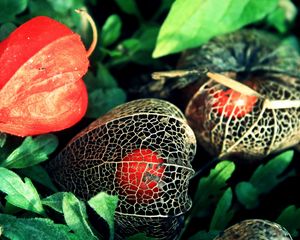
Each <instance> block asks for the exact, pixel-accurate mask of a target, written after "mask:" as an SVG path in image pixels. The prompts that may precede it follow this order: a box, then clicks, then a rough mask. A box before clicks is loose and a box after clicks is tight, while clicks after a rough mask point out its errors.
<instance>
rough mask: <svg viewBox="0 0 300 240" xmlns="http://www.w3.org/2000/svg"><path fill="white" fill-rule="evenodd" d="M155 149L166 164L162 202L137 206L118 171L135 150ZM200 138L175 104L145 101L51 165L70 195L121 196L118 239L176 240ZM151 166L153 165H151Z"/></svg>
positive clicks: (118, 111) (117, 113)
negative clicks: (152, 239) (141, 235)
mask: <svg viewBox="0 0 300 240" xmlns="http://www.w3.org/2000/svg"><path fill="white" fill-rule="evenodd" d="M145 148H147V149H151V150H152V151H155V152H156V153H157V154H158V155H159V157H160V158H162V159H164V162H163V164H162V165H163V166H164V167H165V171H164V174H163V176H162V177H160V178H159V179H158V180H157V185H158V186H159V193H158V195H159V197H158V198H155V199H153V200H152V201H149V202H148V203H145V202H139V201H135V202H133V201H132V198H131V199H129V197H128V196H127V195H126V194H125V193H124V191H122V189H121V188H122V186H120V185H118V180H117V179H116V177H117V174H116V171H117V166H118V165H119V164H122V159H123V157H124V156H126V155H127V154H129V153H131V152H132V151H133V150H135V149H145ZM195 151H196V138H195V135H194V133H193V131H192V129H191V128H190V127H189V126H188V125H187V123H186V120H185V118H184V115H183V114H182V113H181V112H180V110H179V109H178V108H177V107H175V106H174V105H172V104H171V103H169V102H167V101H163V100H158V99H141V100H135V101H132V102H129V103H126V104H123V105H121V106H119V107H117V108H115V109H114V110H112V111H111V112H109V113H107V114H106V115H104V116H103V117H101V118H99V119H98V120H96V121H95V122H93V123H92V124H91V125H90V126H89V127H88V128H86V129H85V130H83V131H82V132H81V133H79V134H78V135H77V136H76V137H75V138H73V139H72V140H71V142H70V143H69V144H68V145H67V146H66V148H65V149H63V150H62V151H61V152H60V153H59V155H58V156H57V157H56V158H55V159H54V160H53V161H52V162H51V163H50V166H49V169H50V172H51V174H52V175H53V177H54V179H55V181H56V182H57V183H58V184H59V186H60V187H61V188H62V189H63V190H65V191H71V192H73V193H75V194H76V195H77V196H79V197H81V198H82V199H85V200H88V199H89V198H91V197H93V196H94V195H96V194H97V193H99V192H101V191H105V192H107V193H108V194H111V195H118V196H119V204H118V207H117V209H116V214H115V220H116V221H115V222H116V238H123V237H126V236H130V235H133V234H135V233H138V232H141V231H142V232H145V233H146V234H147V235H149V236H152V237H157V238H158V239H176V238H177V235H178V233H179V231H180V228H181V225H182V219H181V218H182V215H183V214H184V213H185V212H186V211H187V210H188V209H189V208H190V207H191V200H190V198H189V196H188V192H187V191H188V184H189V179H190V178H191V176H192V175H193V174H194V171H193V169H192V166H191V160H192V159H193V157H194V155H195ZM148 164H151V163H148Z"/></svg>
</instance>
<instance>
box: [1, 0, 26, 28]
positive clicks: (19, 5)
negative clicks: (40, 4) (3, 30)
mask: <svg viewBox="0 0 300 240" xmlns="http://www.w3.org/2000/svg"><path fill="white" fill-rule="evenodd" d="M27 5H28V0H9V1H8V0H6V1H0V23H3V22H9V21H12V20H14V19H15V16H16V15H17V14H19V13H21V12H23V11H24V10H25V9H26V7H27Z"/></svg>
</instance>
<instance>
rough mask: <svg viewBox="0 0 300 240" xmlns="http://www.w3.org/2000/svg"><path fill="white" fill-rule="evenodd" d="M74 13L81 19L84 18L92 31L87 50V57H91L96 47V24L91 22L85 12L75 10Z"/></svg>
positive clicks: (90, 18) (89, 16) (91, 19)
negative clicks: (79, 15)
mask: <svg viewBox="0 0 300 240" xmlns="http://www.w3.org/2000/svg"><path fill="white" fill-rule="evenodd" d="M75 12H77V13H79V14H81V15H82V16H83V17H85V18H86V19H87V20H88V22H89V23H90V24H91V28H92V31H93V41H92V43H91V45H90V47H89V49H88V50H87V56H88V57H89V56H91V54H92V53H93V52H94V50H95V48H96V45H97V40H98V31H97V27H96V24H95V22H94V20H93V18H92V17H91V15H89V14H88V13H87V12H86V11H85V10H82V9H76V10H75Z"/></svg>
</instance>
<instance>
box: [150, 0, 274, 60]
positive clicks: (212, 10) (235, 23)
mask: <svg viewBox="0 0 300 240" xmlns="http://www.w3.org/2000/svg"><path fill="white" fill-rule="evenodd" d="M277 5H278V0H259V1H258V0H209V1H207V0H177V1H175V2H174V3H173V5H172V8H171V10H170V12H169V14H168V16H167V18H166V20H165V21H164V23H163V25H162V27H161V29H160V32H159V35H158V39H157V44H156V48H155V50H154V52H153V57H161V56H164V55H168V54H170V53H176V52H180V51H182V50H184V49H187V48H193V47H197V46H200V45H201V44H203V43H205V42H207V41H208V40H209V39H211V38H212V37H214V36H217V35H221V34H225V33H229V32H232V31H235V30H238V29H240V28H241V27H243V26H245V25H248V24H250V23H254V22H257V21H259V20H262V19H263V18H264V17H266V16H267V15H268V14H269V13H271V12H272V11H274V9H275V8H276V7H277Z"/></svg>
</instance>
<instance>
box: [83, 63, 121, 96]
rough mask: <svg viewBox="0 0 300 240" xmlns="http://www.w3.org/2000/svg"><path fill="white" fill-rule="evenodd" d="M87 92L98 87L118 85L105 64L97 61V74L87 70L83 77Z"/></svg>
mask: <svg viewBox="0 0 300 240" xmlns="http://www.w3.org/2000/svg"><path fill="white" fill-rule="evenodd" d="M84 81H85V83H86V85H87V89H88V92H89V93H91V92H93V91H94V90H96V89H99V88H115V87H118V83H117V80H116V79H115V78H114V77H113V75H111V73H110V72H109V70H108V69H107V67H106V66H104V65H103V64H101V63H97V74H96V76H94V74H92V73H90V72H88V73H87V74H86V76H85V78H84Z"/></svg>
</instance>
